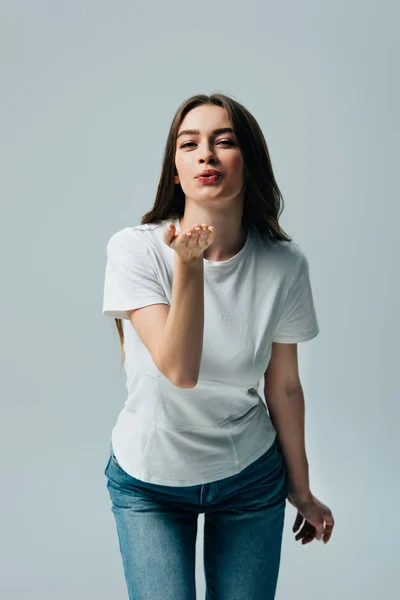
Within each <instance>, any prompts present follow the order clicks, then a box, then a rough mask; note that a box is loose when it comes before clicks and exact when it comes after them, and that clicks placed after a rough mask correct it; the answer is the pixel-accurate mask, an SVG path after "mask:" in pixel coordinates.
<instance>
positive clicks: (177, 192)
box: [115, 93, 292, 366]
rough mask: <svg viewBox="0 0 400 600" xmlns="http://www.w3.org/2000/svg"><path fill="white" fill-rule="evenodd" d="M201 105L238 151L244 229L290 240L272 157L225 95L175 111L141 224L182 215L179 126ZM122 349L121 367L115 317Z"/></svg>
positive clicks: (197, 98) (249, 119)
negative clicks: (227, 128)
mask: <svg viewBox="0 0 400 600" xmlns="http://www.w3.org/2000/svg"><path fill="white" fill-rule="evenodd" d="M202 104H214V105H216V106H221V107H222V108H224V109H225V110H226V113H227V115H228V119H229V120H230V122H231V127H232V128H233V130H234V132H235V134H236V138H237V142H238V146H239V148H240V149H241V152H242V156H243V162H244V168H245V172H246V173H247V181H246V188H245V196H244V205H243V217H242V225H243V227H244V228H245V229H246V230H247V228H248V227H249V226H253V227H255V228H257V229H258V231H259V232H260V233H261V234H263V235H268V236H269V237H270V238H271V239H273V240H285V241H288V242H291V241H292V238H291V237H289V236H288V235H287V234H286V233H285V232H284V231H283V230H282V228H281V226H280V225H279V217H280V215H281V213H282V211H283V208H284V201H283V197H282V194H281V192H280V190H279V187H278V184H277V183H276V181H275V177H274V173H273V170H272V164H271V158H270V155H269V151H268V147H267V143H266V141H265V138H264V135H263V133H262V131H261V128H260V126H259V125H258V123H257V121H256V119H255V118H254V117H253V115H252V114H251V113H250V112H249V111H248V110H247V109H246V108H245V107H244V106H243V105H242V104H240V103H239V102H237V101H236V100H234V99H233V98H230V97H229V96H227V95H225V94H220V93H215V94H211V95H210V96H207V95H205V94H197V95H194V96H191V97H190V98H188V99H187V100H185V101H184V102H183V103H182V104H181V105H180V106H179V107H178V109H177V111H176V113H175V116H174V118H173V120H172V123H171V126H170V129H169V133H168V137H167V141H166V144H165V149H164V154H163V160H162V167H161V175H160V179H159V182H158V188H157V193H156V198H155V202H154V204H153V207H152V208H151V210H149V211H148V212H147V213H146V214H145V215H144V216H143V217H142V219H141V224H142V225H143V224H145V223H154V222H156V221H161V220H164V219H173V218H174V219H176V218H178V217H179V218H181V217H183V216H184V210H185V194H184V192H183V190H182V188H181V186H180V184H175V182H174V176H175V175H176V174H177V170H176V167H175V151H176V140H177V136H178V132H179V127H180V124H181V122H182V121H183V119H184V117H185V116H186V114H187V113H188V112H189V111H190V110H192V109H193V108H196V107H197V106H200V105H202ZM115 324H116V327H117V332H118V335H119V341H120V347H121V355H122V358H121V365H120V366H122V364H123V362H124V358H125V350H124V330H123V326H122V319H116V318H115Z"/></svg>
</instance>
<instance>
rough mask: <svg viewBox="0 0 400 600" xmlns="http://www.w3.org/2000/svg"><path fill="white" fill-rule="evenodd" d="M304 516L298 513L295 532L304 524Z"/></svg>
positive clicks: (294, 526)
mask: <svg viewBox="0 0 400 600" xmlns="http://www.w3.org/2000/svg"><path fill="white" fill-rule="evenodd" d="M303 520H304V519H303V516H302V515H301V514H300V513H299V512H298V513H297V516H296V519H295V521H294V525H293V531H297V529H298V528H299V527H300V525H301V524H302V523H303Z"/></svg>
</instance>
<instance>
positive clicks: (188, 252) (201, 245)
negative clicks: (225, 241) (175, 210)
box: [163, 223, 214, 263]
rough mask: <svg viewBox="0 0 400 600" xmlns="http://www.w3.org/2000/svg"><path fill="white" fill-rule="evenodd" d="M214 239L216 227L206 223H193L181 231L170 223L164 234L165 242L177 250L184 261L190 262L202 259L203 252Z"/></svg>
mask: <svg viewBox="0 0 400 600" xmlns="http://www.w3.org/2000/svg"><path fill="white" fill-rule="evenodd" d="M187 234H190V235H187ZM213 240H214V228H213V227H212V226H210V227H209V226H208V225H206V224H205V223H202V224H196V225H193V226H192V227H191V228H190V229H186V230H185V231H182V232H180V233H178V232H177V231H176V228H175V226H174V225H173V224H172V227H170V226H169V225H168V226H167V227H166V228H165V230H164V234H163V241H164V243H165V244H167V246H169V247H170V248H172V249H173V250H175V252H177V254H178V255H179V258H180V259H181V260H182V262H188V263H190V262H192V261H198V260H199V259H202V255H203V252H204V251H205V250H206V249H207V248H208V247H209V246H211V244H212V243H213Z"/></svg>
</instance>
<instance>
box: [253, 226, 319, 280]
mask: <svg viewBox="0 0 400 600" xmlns="http://www.w3.org/2000/svg"><path fill="white" fill-rule="evenodd" d="M259 240H260V245H261V252H262V254H263V256H264V257H265V260H267V261H270V260H271V261H272V262H273V264H274V265H276V266H277V267H278V268H279V270H282V271H283V272H284V273H285V275H286V276H289V277H292V276H295V275H296V273H298V271H299V269H300V268H301V266H302V264H305V263H306V262H307V257H306V255H305V253H304V251H303V249H302V248H301V246H300V245H299V244H298V243H297V242H294V241H287V240H278V239H275V238H272V237H271V236H268V235H262V234H260V235H259Z"/></svg>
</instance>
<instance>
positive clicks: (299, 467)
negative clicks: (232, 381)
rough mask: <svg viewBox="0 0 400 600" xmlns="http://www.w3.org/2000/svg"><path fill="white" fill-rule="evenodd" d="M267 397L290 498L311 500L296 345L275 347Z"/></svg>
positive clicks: (267, 374)
mask: <svg viewBox="0 0 400 600" xmlns="http://www.w3.org/2000/svg"><path fill="white" fill-rule="evenodd" d="M264 395H265V401H266V404H267V407H268V412H269V415H270V418H271V421H272V424H273V426H274V428H275V429H276V432H277V436H278V440H279V444H280V446H281V449H282V454H283V456H284V459H285V463H286V467H287V471H288V476H289V486H290V494H291V495H292V496H296V497H297V498H298V499H299V500H302V501H303V500H307V499H309V498H310V497H311V491H310V483H309V475H308V460H307V456H306V450H305V435H304V421H305V403H304V395H303V389H302V386H301V382H300V377H299V373H298V360H297V344H278V343H276V342H273V343H272V355H271V359H270V362H269V364H268V368H267V370H266V371H265V375H264Z"/></svg>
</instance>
